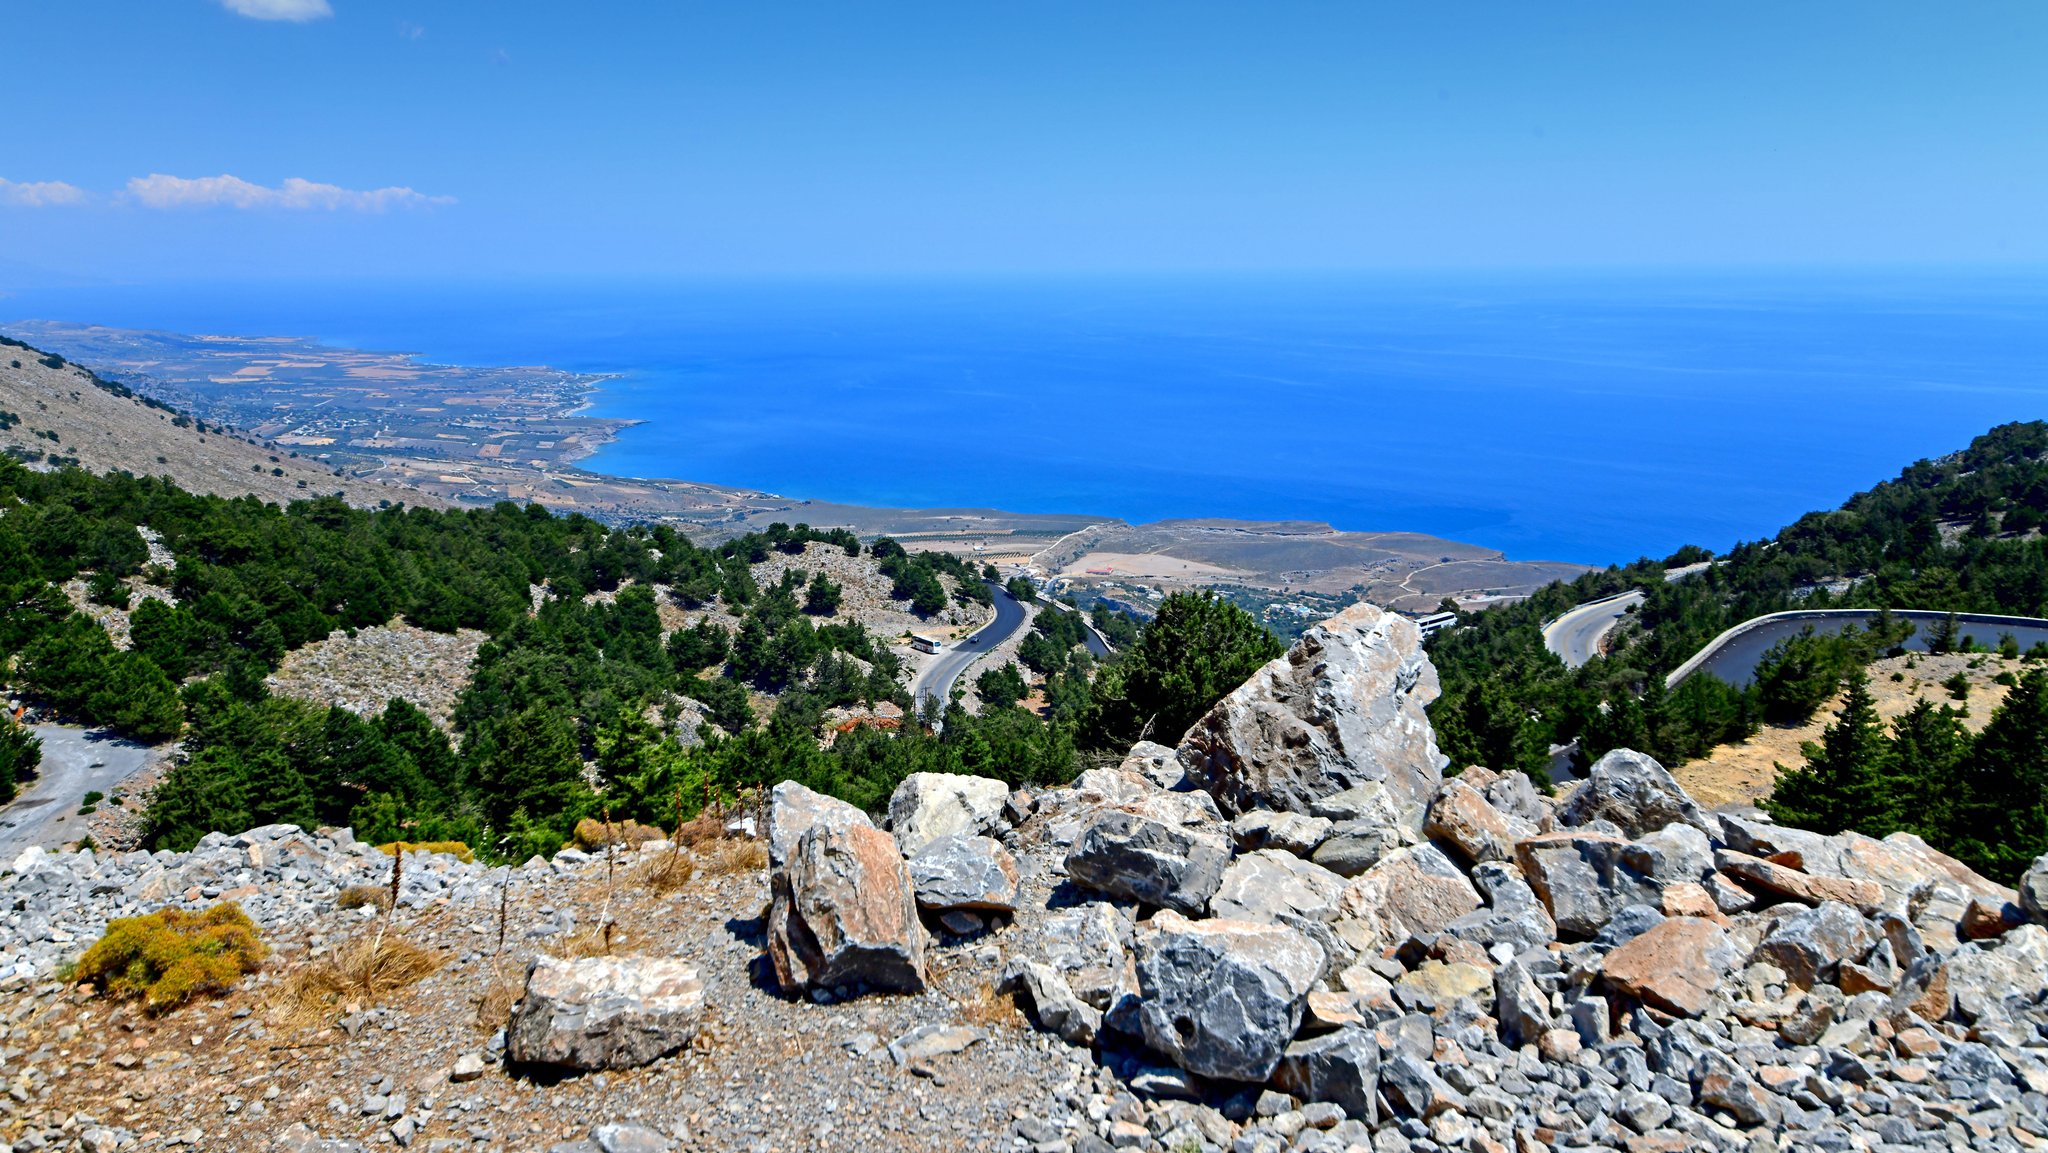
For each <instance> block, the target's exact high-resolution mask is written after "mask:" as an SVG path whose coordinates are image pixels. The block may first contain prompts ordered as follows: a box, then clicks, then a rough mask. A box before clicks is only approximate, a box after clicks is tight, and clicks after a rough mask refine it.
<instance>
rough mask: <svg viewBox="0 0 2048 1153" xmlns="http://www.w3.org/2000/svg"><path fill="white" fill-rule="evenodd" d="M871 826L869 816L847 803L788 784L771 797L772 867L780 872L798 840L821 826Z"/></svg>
mask: <svg viewBox="0 0 2048 1153" xmlns="http://www.w3.org/2000/svg"><path fill="white" fill-rule="evenodd" d="M867 824H869V821H868V815H867V814H866V813H863V812H861V811H860V810H859V809H857V808H855V807H854V806H852V805H849V804H847V803H846V802H845V801H842V800H839V799H838V798H836V797H828V796H826V795H825V794H823V793H817V792H812V791H811V790H810V789H807V788H805V787H803V786H802V785H799V784H797V783H796V782H795V781H784V782H782V783H781V784H779V785H777V786H775V789H774V791H773V792H771V793H769V794H768V829H767V833H768V868H769V870H770V871H771V872H779V871H780V870H781V869H782V867H783V866H784V865H785V864H787V863H788V861H789V854H790V852H791V851H792V850H794V849H795V848H796V842H797V838H799V837H801V836H803V835H804V834H805V833H807V832H810V831H811V829H812V828H814V827H816V826H818V825H824V826H826V827H828V828H834V829H846V828H851V827H853V826H854V825H867Z"/></svg>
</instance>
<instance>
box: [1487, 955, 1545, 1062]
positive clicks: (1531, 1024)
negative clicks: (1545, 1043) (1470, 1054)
mask: <svg viewBox="0 0 2048 1153" xmlns="http://www.w3.org/2000/svg"><path fill="white" fill-rule="evenodd" d="M1493 991H1494V1014H1493V1015H1494V1018H1495V1019H1496V1020H1498V1021H1499V1022H1500V1039H1501V1040H1502V1041H1505V1042H1507V1043H1508V1044H1509V1045H1510V1046H1514V1047H1517V1048H1519V1047H1520V1046H1523V1045H1534V1044H1535V1043H1536V1038H1538V1037H1541V1036H1542V1035H1543V1034H1544V1033H1545V1032H1546V1031H1547V1030H1549V1029H1551V1028H1553V1027H1554V1026H1555V1024H1556V1022H1555V1021H1554V1020H1553V1019H1552V1018H1551V1015H1550V998H1548V997H1546V996H1544V994H1543V990H1542V989H1540V988H1539V987H1537V984H1536V981H1535V978H1533V977H1532V976H1531V975H1530V973H1529V970H1528V969H1527V967H1525V966H1524V965H1522V964H1521V962H1519V961H1510V962H1508V963H1507V964H1505V965H1502V966H1501V967H1500V968H1498V969H1495V970H1494V972H1493Z"/></svg>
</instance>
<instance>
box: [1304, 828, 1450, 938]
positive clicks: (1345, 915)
mask: <svg viewBox="0 0 2048 1153" xmlns="http://www.w3.org/2000/svg"><path fill="white" fill-rule="evenodd" d="M1477 908H1479V893H1478V891H1477V890H1475V889H1474V888H1473V887H1472V882H1471V881H1469V880H1466V879H1465V874H1464V873H1462V872H1460V871H1459V869H1458V866H1457V865H1455V864H1453V863H1452V862H1451V859H1450V858H1449V857H1447V856H1445V855H1444V853H1443V850H1441V849H1439V848H1437V847H1436V846H1435V845H1432V844H1429V843H1427V842H1425V843H1423V844H1420V845H1409V846H1406V847H1405V848H1400V849H1396V850H1394V851H1393V852H1391V853H1388V854H1387V855H1386V856H1385V857H1382V858H1381V859H1380V861H1379V863H1378V864H1376V865H1374V866H1373V867H1372V868H1370V869H1367V870H1366V871H1365V872H1364V873H1363V874H1361V875H1360V876H1358V877H1356V878H1354V879H1353V880H1352V881H1351V882H1350V883H1349V884H1348V885H1346V886H1345V889H1344V894H1343V896H1342V898H1340V899H1339V901H1338V905H1337V918H1338V919H1337V924H1336V929H1337V935H1338V936H1340V937H1342V938H1343V939H1344V940H1345V941H1346V942H1347V943H1348V944H1350V945H1351V947H1352V948H1355V949H1357V950H1358V951H1359V952H1361V953H1366V954H1376V953H1379V952H1381V951H1382V950H1385V949H1388V948H1391V947H1393V946H1396V945H1399V944H1401V943H1402V942H1403V941H1406V940H1407V939H1408V938H1410V937H1421V936H1430V935H1433V934H1436V933H1441V932H1443V931H1444V928H1445V926H1447V925H1449V924H1450V923H1451V922H1452V921H1454V920H1456V919H1458V918H1459V917H1462V916H1464V915H1465V914H1467V913H1470V912H1472V911H1473V910H1474V909H1477Z"/></svg>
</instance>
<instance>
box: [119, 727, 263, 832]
mask: <svg viewBox="0 0 2048 1153" xmlns="http://www.w3.org/2000/svg"><path fill="white" fill-rule="evenodd" d="M246 793H247V790H246V783H245V781H244V779H243V775H242V766H241V764H240V763H239V761H237V760H236V759H235V758H234V757H233V755H232V754H231V753H229V752H228V751H227V750H225V749H222V748H219V747H215V748H208V749H202V750H200V751H199V752H198V753H197V754H195V755H194V756H193V757H192V759H190V760H188V761H186V762H185V763H184V764H181V765H178V766H176V767H175V768H173V769H172V770H171V771H170V772H169V773H167V774H165V775H164V779H163V783H161V784H159V785H158V786H157V787H156V792H155V793H154V794H153V795H152V796H151V798H150V802H149V815H148V818H147V822H146V824H145V826H144V828H143V833H142V839H143V843H144V844H146V845H148V846H149V847H150V848H152V849H171V850H173V851H175V852H181V853H182V852H184V851H185V850H187V849H190V848H191V847H192V846H193V845H195V844H197V843H198V842H199V838H201V837H203V836H205V835H206V834H208V833H213V832H240V831H242V830H243V829H247V828H249V827H250V824H251V822H250V820H249V810H248V807H247V805H246V804H245V803H244V798H245V796H246Z"/></svg>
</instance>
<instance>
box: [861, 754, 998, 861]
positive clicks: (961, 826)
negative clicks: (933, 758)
mask: <svg viewBox="0 0 2048 1153" xmlns="http://www.w3.org/2000/svg"><path fill="white" fill-rule="evenodd" d="M1009 799H1010V787H1009V786H1008V785H1005V784H1004V783H1003V782H1001V781H996V780H990V779H989V778H987V777H970V776H966V775H964V774H959V773H912V774H910V775H909V776H907V777H905V778H903V783H902V784H900V785H897V786H896V791H895V792H894V793H892V794H890V796H889V831H890V832H892V833H894V834H895V835H896V843H897V844H898V845H900V846H902V848H903V855H904V856H906V857H914V856H916V855H917V854H918V852H919V851H920V850H922V849H923V848H924V847H925V846H926V845H929V844H931V843H932V842H933V841H936V840H938V839H939V838H940V837H944V836H950V835H952V834H955V833H964V834H968V835H970V836H971V835H973V834H976V833H985V832H988V831H989V830H990V829H993V828H996V827H997V826H998V825H1000V824H1002V822H1003V806H1004V804H1006V803H1007V802H1008V801H1009Z"/></svg>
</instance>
